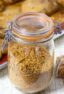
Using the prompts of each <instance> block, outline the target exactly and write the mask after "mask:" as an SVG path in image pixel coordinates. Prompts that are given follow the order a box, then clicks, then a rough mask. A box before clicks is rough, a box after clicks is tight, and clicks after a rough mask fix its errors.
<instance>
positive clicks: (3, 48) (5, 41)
mask: <svg viewBox="0 0 64 94" xmlns="http://www.w3.org/2000/svg"><path fill="white" fill-rule="evenodd" d="M11 29H12V22H10V23H8V29H6V30H5V38H4V41H3V45H2V52H4V50H5V48H6V47H7V46H8V42H9V41H10V40H11V33H10V31H11Z"/></svg>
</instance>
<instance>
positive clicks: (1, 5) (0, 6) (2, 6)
mask: <svg viewBox="0 0 64 94" xmlns="http://www.w3.org/2000/svg"><path fill="white" fill-rule="evenodd" d="M4 9H5V5H4V2H3V1H2V0H0V12H2V11H4Z"/></svg>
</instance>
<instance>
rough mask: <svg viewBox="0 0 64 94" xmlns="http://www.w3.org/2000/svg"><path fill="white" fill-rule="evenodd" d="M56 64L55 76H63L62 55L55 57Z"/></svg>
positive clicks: (63, 64) (63, 60)
mask: <svg viewBox="0 0 64 94" xmlns="http://www.w3.org/2000/svg"><path fill="white" fill-rule="evenodd" d="M56 64H57V66H56V76H57V77H59V78H64V56H61V57H57V60H56Z"/></svg>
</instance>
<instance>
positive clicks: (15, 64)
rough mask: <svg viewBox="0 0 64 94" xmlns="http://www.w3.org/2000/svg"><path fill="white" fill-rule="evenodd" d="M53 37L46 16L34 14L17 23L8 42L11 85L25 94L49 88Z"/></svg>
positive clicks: (27, 15)
mask: <svg viewBox="0 0 64 94" xmlns="http://www.w3.org/2000/svg"><path fill="white" fill-rule="evenodd" d="M9 32H10V31H9ZM53 34H54V33H53V22H52V20H51V19H50V18H49V17H48V16H46V15H45V14H41V13H34V12H32V13H26V14H23V15H20V16H19V17H17V18H16V19H14V21H13V23H12V26H11V32H10V35H11V39H10V41H9V42H8V71H9V78H10V80H11V82H12V83H13V84H14V85H15V86H16V87H18V88H19V89H21V90H22V91H23V92H26V93H35V92H38V91H41V90H44V89H45V88H47V86H48V85H49V84H50V82H51V80H52V78H53V63H54V42H53Z"/></svg>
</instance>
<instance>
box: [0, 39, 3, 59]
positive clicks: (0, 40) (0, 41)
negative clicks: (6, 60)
mask: <svg viewBox="0 0 64 94" xmlns="http://www.w3.org/2000/svg"><path fill="white" fill-rule="evenodd" d="M2 44H3V39H0V59H1V58H2Z"/></svg>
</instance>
